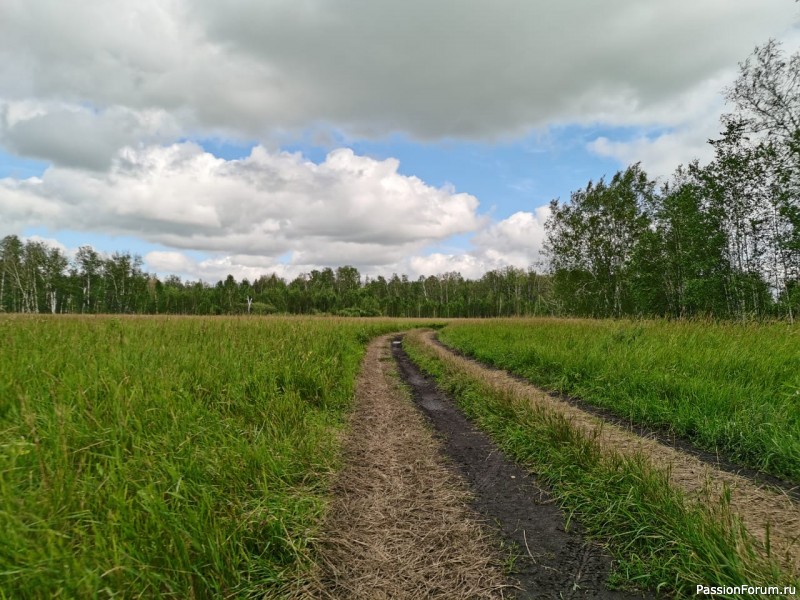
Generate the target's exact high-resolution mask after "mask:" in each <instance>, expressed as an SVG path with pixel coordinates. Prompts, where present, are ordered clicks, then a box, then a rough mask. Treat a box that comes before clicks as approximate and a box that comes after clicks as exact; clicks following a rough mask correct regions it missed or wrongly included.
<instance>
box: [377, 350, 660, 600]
mask: <svg viewBox="0 0 800 600" xmlns="http://www.w3.org/2000/svg"><path fill="white" fill-rule="evenodd" d="M392 352H393V354H394V357H395V359H396V360H397V363H398V365H399V371H400V375H401V377H402V378H403V380H404V381H405V382H406V384H407V385H408V386H409V387H410V388H411V391H412V397H413V399H414V402H415V404H416V405H417V407H419V409H420V410H421V411H422V413H423V414H425V416H426V417H427V418H428V419H429V420H430V422H431V423H432V424H433V426H434V427H435V429H436V431H437V433H438V435H439V437H440V439H441V440H442V444H443V447H444V452H445V454H446V455H447V457H448V458H449V459H450V460H451V461H452V463H453V464H454V465H455V467H456V468H457V469H458V472H459V473H460V474H461V476H462V477H463V478H464V479H465V480H466V481H467V482H468V483H469V485H470V487H471V489H472V491H473V493H474V498H473V501H472V506H473V507H474V508H475V510H477V511H478V512H479V513H480V515H481V516H482V517H483V518H484V519H486V520H487V521H489V522H491V523H494V524H495V527H497V528H498V529H499V531H500V533H501V535H502V537H503V539H505V540H506V542H507V543H510V544H512V545H513V547H515V548H516V551H517V554H518V557H517V559H516V560H515V562H514V564H513V568H512V570H511V576H512V577H514V578H515V579H516V580H517V581H518V585H519V588H518V590H517V592H516V597H518V598H608V599H611V598H619V599H622V598H642V597H646V596H644V595H643V594H634V593H629V592H621V591H611V590H608V589H607V587H606V581H607V579H608V575H609V572H610V569H611V559H610V558H609V557H608V556H607V555H606V554H604V553H603V551H602V549H601V548H600V547H599V546H597V545H596V544H593V543H590V542H587V541H586V540H584V539H583V538H582V536H581V530H580V527H579V526H578V525H577V524H575V523H574V522H573V524H572V525H571V526H570V529H569V531H567V530H566V529H565V526H564V525H565V515H564V514H563V513H562V511H561V510H560V509H559V508H558V507H557V506H556V505H555V504H554V503H553V501H552V499H551V498H550V496H549V494H548V492H547V490H546V488H545V487H543V486H542V485H540V484H539V483H538V482H537V480H536V478H535V477H534V476H533V475H532V474H531V473H529V472H528V471H526V470H525V469H523V468H522V467H520V466H519V465H517V464H516V463H515V462H514V461H513V460H512V459H509V458H508V457H506V456H505V454H504V453H503V452H502V451H501V450H499V449H498V448H497V447H496V446H495V445H494V444H493V443H492V442H491V440H490V439H489V438H488V436H486V434H484V433H482V432H481V431H480V430H478V429H477V428H476V427H475V426H474V425H472V423H470V421H469V420H468V419H467V418H466V416H464V414H463V413H462V412H461V411H460V410H459V409H458V408H457V407H456V406H455V404H454V403H453V401H452V400H451V399H450V398H448V397H447V396H446V395H445V394H444V393H443V392H442V391H440V390H439V389H438V388H437V386H436V384H435V382H434V381H432V380H431V379H430V378H428V377H426V376H424V375H423V374H422V373H421V372H420V370H419V369H418V368H417V366H416V365H415V364H414V363H413V362H412V361H411V360H410V359H409V357H408V355H407V354H406V353H405V352H404V351H403V350H402V347H401V346H400V344H399V342H396V343H395V344H394V345H393V348H392ZM647 597H649V596H647Z"/></svg>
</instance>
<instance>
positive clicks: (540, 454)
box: [404, 332, 797, 597]
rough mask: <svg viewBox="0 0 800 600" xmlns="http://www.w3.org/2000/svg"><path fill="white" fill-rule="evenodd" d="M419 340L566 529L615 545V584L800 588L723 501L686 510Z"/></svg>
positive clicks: (431, 369) (677, 588)
mask: <svg viewBox="0 0 800 600" xmlns="http://www.w3.org/2000/svg"><path fill="white" fill-rule="evenodd" d="M419 335H420V334H419V333H418V332H412V333H411V334H408V335H407V336H406V338H405V339H406V342H405V343H404V348H405V350H406V351H407V352H408V354H409V356H410V357H411V358H412V360H414V362H416V363H417V365H419V366H420V367H421V368H422V369H423V370H424V371H425V372H427V373H428V374H430V375H431V376H433V377H434V378H435V380H436V381H437V383H438V385H439V386H440V387H441V388H442V389H443V390H445V391H446V392H448V393H449V394H451V395H452V396H453V397H454V398H455V399H456V401H457V403H458V404H459V406H460V407H461V409H462V410H464V412H465V413H466V414H467V416H468V417H469V418H471V419H473V420H474V421H475V422H476V423H477V424H478V426H479V427H481V428H482V429H484V430H485V431H487V432H488V433H489V434H490V435H491V436H492V437H493V439H494V440H495V441H496V442H497V443H498V445H499V446H500V447H501V448H502V449H503V450H504V451H505V452H507V453H508V454H509V455H511V456H513V457H514V458H515V459H516V460H518V461H519V462H521V463H523V464H525V465H526V466H528V467H529V468H531V470H532V471H534V472H535V473H536V474H537V477H538V478H539V479H540V480H541V481H543V482H545V483H546V484H547V485H549V486H550V488H551V490H552V493H553V495H554V497H555V498H556V500H557V502H558V503H559V504H560V506H561V507H562V508H563V510H564V511H565V513H566V514H567V519H568V520H571V519H572V518H577V519H578V520H579V521H580V523H581V525H582V526H583V528H584V529H585V531H586V533H587V535H588V536H589V537H592V538H594V539H597V540H599V541H601V542H602V543H604V544H606V545H607V546H608V548H609V551H610V552H611V553H612V556H613V557H614V559H615V572H614V574H613V575H612V581H611V582H610V583H611V584H612V585H617V586H636V587H640V588H646V589H653V590H656V591H658V592H659V593H671V594H674V595H676V596H677V597H690V596H695V595H696V594H695V591H696V586H697V585H698V584H704V585H715V586H724V585H742V584H752V585H767V584H769V585H776V584H777V585H783V584H786V585H791V584H793V583H794V584H796V583H797V582H793V581H791V580H790V578H789V577H788V576H787V575H786V574H785V573H783V572H782V571H781V569H780V567H779V566H778V565H777V563H776V562H775V561H773V560H771V559H769V558H767V557H765V556H764V555H763V553H761V552H759V549H758V548H757V546H756V543H755V541H754V540H753V539H752V538H751V537H750V536H749V535H748V534H747V532H746V531H745V530H744V528H743V527H742V526H741V523H740V522H739V520H738V519H737V518H736V517H735V516H734V515H733V514H731V512H730V510H729V509H728V506H727V504H726V502H725V500H724V499H723V501H722V502H720V503H719V504H718V505H716V506H705V507H704V506H701V505H699V504H696V503H689V502H687V501H686V499H685V497H684V495H683V494H682V493H681V492H680V491H679V490H676V489H674V488H672V487H671V486H670V484H669V478H668V473H667V472H666V470H664V469H658V468H656V467H654V466H653V465H652V464H651V463H650V462H649V461H647V460H646V459H644V458H641V457H638V458H633V459H631V458H626V457H622V456H620V455H619V454H617V453H615V452H613V451H609V450H608V449H604V448H601V446H600V445H599V443H598V442H597V440H595V439H591V438H589V437H588V436H586V435H584V434H582V433H580V432H579V431H577V430H576V429H575V428H573V427H572V426H571V425H570V423H569V422H568V421H567V420H566V419H565V418H563V417H562V416H561V415H557V414H555V413H552V412H549V411H546V410H543V409H541V408H537V407H534V406H532V405H530V404H528V403H526V402H523V401H520V400H519V399H517V398H516V397H515V396H513V395H512V394H510V393H508V392H504V391H502V390H498V389H495V388H494V387H492V386H491V385H489V384H488V383H487V382H483V381H480V380H479V378H477V377H474V376H472V375H470V374H468V373H465V372H464V371H462V370H461V369H459V368H458V366H457V364H456V363H455V362H449V361H446V360H440V359H439V358H437V357H436V356H434V355H433V354H432V353H431V351H430V350H429V349H428V347H427V346H426V345H425V343H424V342H422V341H421V340H420V339H419ZM773 597H774V596H773Z"/></svg>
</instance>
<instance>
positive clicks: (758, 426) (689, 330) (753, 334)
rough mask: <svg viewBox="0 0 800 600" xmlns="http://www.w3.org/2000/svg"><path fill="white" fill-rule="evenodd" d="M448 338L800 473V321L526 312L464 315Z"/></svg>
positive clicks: (542, 380) (769, 465) (616, 408)
mask: <svg viewBox="0 0 800 600" xmlns="http://www.w3.org/2000/svg"><path fill="white" fill-rule="evenodd" d="M440 339H441V340H442V341H443V342H445V343H446V344H448V345H449V346H451V347H453V348H456V349H458V350H460V351H462V352H464V353H466V354H468V355H470V356H473V357H475V358H477V359H479V360H481V361H483V362H486V363H488V364H491V365H494V366H496V367H499V368H502V369H506V370H509V371H511V372H513V373H515V374H518V375H521V376H523V377H525V378H527V379H529V380H530V381H532V382H533V383H535V384H537V385H540V386H542V387H545V388H548V389H552V390H557V391H559V392H563V393H567V394H570V395H573V396H577V397H580V398H582V399H584V400H585V401H587V402H589V403H591V404H595V405H597V406H602V407H604V408H607V409H609V410H611V411H613V412H614V413H616V414H617V415H619V416H621V417H624V418H627V419H629V420H631V421H634V422H637V423H642V424H646V425H649V426H654V427H659V428H664V429H666V430H669V431H671V432H674V433H676V434H678V435H680V436H682V437H685V438H688V439H689V440H691V441H692V442H694V443H695V444H697V445H698V446H700V447H702V448H704V449H706V450H709V451H712V452H719V453H720V454H722V455H724V456H725V457H727V458H728V459H730V460H731V461H733V462H737V463H739V464H744V465H748V466H750V467H753V468H756V469H761V470H763V471H766V472H768V473H771V474H773V475H776V476H779V477H783V478H786V479H789V480H791V481H793V482H800V326H798V325H789V324H786V323H772V324H752V325H743V324H717V323H708V322H666V321H642V322H631V321H592V320H565V319H527V320H522V319H519V320H502V321H483V322H477V321H471V322H469V321H468V322H457V323H454V324H452V325H450V326H448V327H447V328H446V329H444V330H443V331H442V332H441V333H440Z"/></svg>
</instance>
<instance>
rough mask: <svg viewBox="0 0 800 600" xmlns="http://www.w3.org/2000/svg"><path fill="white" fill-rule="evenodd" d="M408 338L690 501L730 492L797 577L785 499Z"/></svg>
mask: <svg viewBox="0 0 800 600" xmlns="http://www.w3.org/2000/svg"><path fill="white" fill-rule="evenodd" d="M409 336H415V337H418V338H419V339H420V340H421V341H422V342H423V343H425V344H427V345H428V347H429V348H430V349H431V350H432V351H433V352H434V353H435V354H436V355H437V356H438V357H439V358H440V359H441V360H443V361H444V362H446V363H449V364H451V365H453V366H455V367H456V368H458V369H460V370H462V371H463V372H466V373H469V374H471V375H473V376H475V377H478V378H480V379H481V380H482V381H484V382H485V383H487V384H489V385H491V386H494V387H495V388H497V389H500V390H503V391H504V392H505V393H508V394H511V395H513V396H515V397H517V398H520V399H521V400H523V401H525V402H530V403H531V404H533V405H536V406H540V407H542V408H543V409H545V410H549V411H554V412H557V413H560V414H561V415H563V416H564V417H565V418H567V419H568V420H570V422H571V423H572V424H573V425H574V426H575V427H576V428H578V429H579V430H581V431H583V432H584V433H585V435H587V436H591V437H594V438H595V439H597V440H598V442H599V443H600V445H601V447H602V448H603V449H604V450H605V451H607V452H616V453H619V454H621V455H625V456H634V455H641V456H644V457H645V458H646V459H648V460H649V461H650V462H651V463H652V464H653V465H654V466H655V467H656V468H661V469H664V470H665V471H667V472H668V473H669V476H670V481H671V483H672V484H673V485H674V486H676V487H678V488H680V489H682V490H683V491H684V492H685V493H686V494H687V497H688V498H689V499H690V500H692V501H695V502H700V503H704V504H708V505H712V506H716V505H719V504H720V501H721V498H722V497H723V494H724V492H725V489H726V488H727V489H729V490H730V508H731V511H732V512H733V513H735V514H736V515H737V516H738V517H739V518H740V519H741V521H742V523H743V524H744V526H745V527H746V529H747V531H748V532H749V533H750V534H751V535H753V536H754V537H755V539H756V540H758V541H759V542H760V543H761V544H762V551H763V552H764V554H765V555H766V554H767V553H770V554H771V556H772V557H774V558H775V559H777V560H778V561H779V562H781V563H782V565H783V566H784V567H785V568H787V569H788V571H789V573H790V574H791V575H793V576H795V577H796V576H798V575H800V505H798V503H797V502H795V501H794V500H793V499H792V497H791V495H790V494H788V493H786V492H783V491H781V490H780V489H776V488H775V487H773V486H767V487H765V486H762V485H760V484H759V483H758V482H755V481H753V480H752V479H750V478H748V477H745V476H742V475H738V474H736V473H731V472H729V471H726V470H723V469H721V468H718V467H716V466H714V465H712V464H709V463H708V462H706V461H704V460H702V459H701V458H699V457H698V456H695V455H692V454H690V453H687V452H684V451H682V450H681V449H680V448H676V447H671V446H669V445H666V444H664V443H662V442H661V441H659V440H657V439H653V438H652V437H643V436H640V435H638V434H637V432H636V431H632V430H629V429H627V428H625V427H624V426H620V425H617V424H614V423H612V422H608V421H606V420H605V419H603V418H602V417H601V416H599V415H597V414H591V413H589V412H587V411H586V410H583V409H581V408H579V407H578V406H576V405H575V404H574V403H569V402H566V401H564V400H562V399H560V398H558V397H554V396H553V395H551V394H549V393H547V392H545V391H543V390H540V389H538V388H536V387H535V386H533V385H531V384H529V383H525V382H523V381H520V380H519V379H518V378H515V377H513V376H512V375H509V374H508V373H506V372H505V371H500V370H496V369H491V368H488V367H486V366H484V365H481V364H479V363H477V362H475V361H473V360H471V359H467V358H464V357H463V356H458V355H456V354H455V353H454V352H452V351H451V350H449V349H447V348H446V347H444V346H442V345H440V344H438V343H436V341H435V340H434V337H433V336H434V334H433V332H411V333H410V334H409Z"/></svg>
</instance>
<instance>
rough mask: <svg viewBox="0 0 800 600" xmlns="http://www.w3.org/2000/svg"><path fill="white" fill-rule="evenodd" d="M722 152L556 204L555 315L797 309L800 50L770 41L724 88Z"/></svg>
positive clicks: (631, 171)
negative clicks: (658, 177)
mask: <svg viewBox="0 0 800 600" xmlns="http://www.w3.org/2000/svg"><path fill="white" fill-rule="evenodd" d="M727 99H728V100H729V102H731V103H732V105H733V108H734V110H733V111H732V112H730V113H728V114H725V115H723V117H722V125H723V132H722V134H721V137H720V138H719V139H716V140H711V141H710V142H709V143H710V144H711V145H712V146H713V148H714V159H713V160H712V161H711V162H710V163H709V164H708V165H705V166H701V165H699V164H698V163H697V162H696V161H695V162H693V163H691V164H689V165H688V166H681V167H679V168H678V169H677V170H676V172H675V173H674V175H673V176H672V177H671V178H670V180H669V181H667V182H666V183H663V184H662V185H660V186H657V184H656V182H655V181H654V180H651V179H650V178H648V176H647V174H646V173H645V172H644V171H643V170H642V168H641V167H640V166H639V165H638V164H637V165H633V166H631V167H629V168H627V169H625V170H624V171H620V172H618V173H616V174H615V175H614V176H613V177H612V178H611V179H610V180H608V181H606V180H605V179H601V180H600V181H598V182H596V183H595V182H589V184H588V185H587V186H586V187H585V188H584V189H581V190H577V191H575V192H572V194H571V195H570V198H569V201H568V202H564V203H562V202H560V201H558V200H553V201H552V202H551V204H550V208H551V216H550V219H549V220H548V222H547V226H546V229H547V246H546V252H547V254H548V256H549V259H550V268H551V273H552V276H553V279H552V284H553V298H554V301H555V302H556V304H557V308H556V312H563V313H569V314H579V315H589V316H596V317H609V316H615V317H619V316H624V315H658V316H676V317H686V316H693V315H712V316H716V317H722V318H741V317H749V316H755V317H764V316H783V317H788V318H789V319H793V318H794V316H795V315H796V314H797V312H798V310H799V309H800V201H799V200H798V198H799V196H800V54H795V55H793V56H791V57H788V58H787V57H786V56H785V54H784V52H783V51H782V49H781V47H780V44H779V43H777V42H775V41H770V42H768V43H767V44H765V45H764V46H762V47H758V48H756V50H755V51H754V53H753V54H752V55H751V56H750V58H748V60H747V61H745V62H744V63H742V64H741V65H740V72H739V77H738V79H737V80H736V82H735V83H734V84H733V85H732V86H731V87H730V88H729V89H728V90H727Z"/></svg>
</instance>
